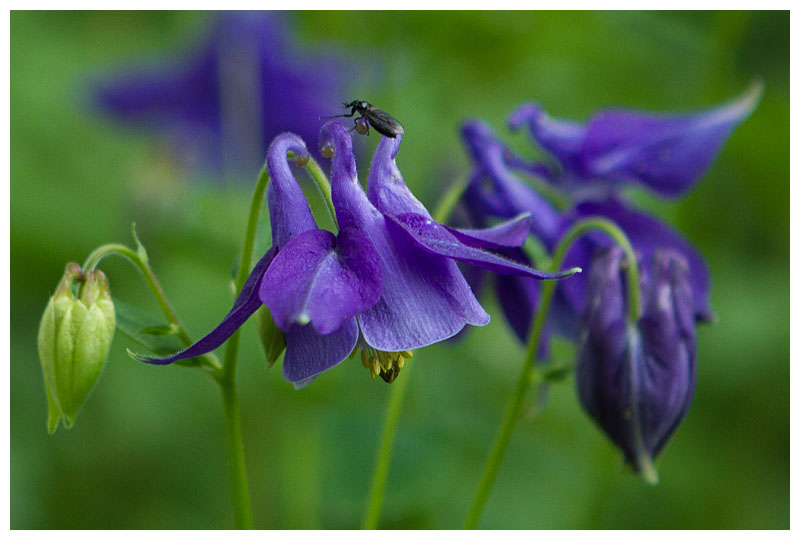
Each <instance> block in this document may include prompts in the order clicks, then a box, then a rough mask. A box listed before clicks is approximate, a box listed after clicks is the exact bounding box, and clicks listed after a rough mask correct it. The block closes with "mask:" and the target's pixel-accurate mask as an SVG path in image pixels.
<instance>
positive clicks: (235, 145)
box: [94, 11, 347, 177]
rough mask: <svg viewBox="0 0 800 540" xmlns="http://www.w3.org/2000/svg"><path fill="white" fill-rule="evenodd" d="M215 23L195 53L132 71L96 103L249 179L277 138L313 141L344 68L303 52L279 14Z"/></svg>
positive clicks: (238, 14) (220, 17)
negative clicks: (289, 134) (289, 132)
mask: <svg viewBox="0 0 800 540" xmlns="http://www.w3.org/2000/svg"><path fill="white" fill-rule="evenodd" d="M214 17H215V18H214V20H213V22H212V24H211V27H210V30H209V32H208V36H207V37H206V38H205V39H204V40H203V42H202V43H200V44H199V45H198V46H197V47H196V48H195V50H194V51H192V52H190V53H189V54H186V55H183V56H180V57H174V58H164V59H161V60H153V61H150V62H148V63H142V64H141V65H140V66H138V67H136V66H129V67H125V71H123V72H121V74H120V75H118V76H117V77H116V78H110V79H109V80H108V81H107V82H104V83H101V84H98V85H97V86H96V89H95V92H94V101H95V103H96V105H97V107H98V108H99V109H100V110H101V111H103V112H105V113H106V114H108V115H109V116H111V117H112V118H114V119H117V120H119V121H121V122H125V123H128V124H133V125H138V126H141V127H143V128H145V129H148V130H150V131H152V132H155V133H157V134H159V135H161V136H162V137H165V138H166V139H168V141H169V143H170V146H171V148H172V149H173V150H174V151H176V152H177V153H178V154H180V156H181V157H182V159H184V160H185V161H187V162H189V163H191V164H196V165H199V166H202V167H205V168H209V169H211V170H213V171H217V172H220V171H221V170H222V167H223V166H225V167H229V168H233V172H240V173H249V171H252V170H255V169H256V168H257V167H258V162H259V161H260V160H261V159H262V158H263V154H262V152H263V148H264V146H265V145H266V144H267V142H268V141H270V140H271V139H272V138H273V137H275V136H276V135H278V134H279V133H281V132H283V131H287V130H292V131H294V132H296V133H298V134H299V135H300V136H301V137H303V138H304V139H305V140H314V139H315V138H316V136H317V129H318V125H319V123H318V117H319V116H320V115H323V114H329V111H330V110H332V109H333V108H334V107H336V106H337V105H338V103H339V101H340V99H339V98H340V95H341V93H342V87H343V82H344V80H345V78H346V76H347V75H346V65H344V63H343V62H341V60H339V59H336V58H333V57H332V55H319V54H317V55H313V56H312V55H309V54H304V53H302V52H301V51H298V50H297V47H295V46H294V43H292V41H293V40H292V39H291V31H290V29H289V26H288V23H287V21H286V20H285V15H283V14H281V13H280V12H274V11H273V12H248V11H227V12H221V13H218V14H216V15H215V16H214ZM248 177H249V176H248Z"/></svg>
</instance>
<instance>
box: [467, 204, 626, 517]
mask: <svg viewBox="0 0 800 540" xmlns="http://www.w3.org/2000/svg"><path fill="white" fill-rule="evenodd" d="M590 230H599V231H601V232H604V233H606V234H608V235H609V236H610V237H611V238H612V239H613V240H614V241H615V242H616V243H618V244H619V245H620V247H622V249H623V251H624V252H625V257H626V259H627V262H628V266H627V273H628V280H627V281H628V314H629V317H630V321H631V322H632V323H635V321H636V320H637V319H638V318H639V314H640V312H641V303H640V299H639V269H638V265H637V262H636V256H635V255H634V252H633V247H632V246H631V244H630V242H629V241H628V238H627V237H626V235H625V233H624V232H623V231H622V230H621V229H620V228H619V227H618V226H617V225H616V224H614V223H613V222H612V221H610V220H608V219H605V218H587V219H582V220H580V221H577V222H575V224H574V225H573V226H572V227H570V229H569V230H568V231H567V232H566V234H564V236H563V237H562V240H561V242H560V243H559V244H558V247H557V248H556V251H555V255H554V256H553V262H552V268H553V269H558V268H560V267H561V266H562V265H563V264H564V259H565V258H566V256H567V253H568V252H569V249H570V247H572V244H573V243H574V242H575V241H576V240H577V239H578V238H580V236H581V235H583V234H584V233H586V232H588V231H590ZM541 287H542V289H541V290H542V296H541V304H540V306H539V311H538V312H537V313H536V318H535V319H534V322H533V329H532V330H531V337H530V341H529V342H528V352H527V355H526V357H525V362H524V364H523V366H522V370H521V372H520V376H519V378H518V379H517V383H516V386H515V387H514V393H513V395H512V396H511V401H510V402H509V404H508V408H507V409H506V414H505V416H504V418H503V423H502V425H501V427H500V431H499V433H498V434H497V438H496V439H495V442H494V446H492V450H491V453H490V454H489V458H488V459H487V461H486V467H485V469H484V471H483V475H482V477H481V480H480V484H479V485H478V490H477V492H476V494H475V499H474V500H473V503H472V506H471V507H470V510H469V513H468V514H467V518H466V520H465V521H464V529H474V528H476V527H477V526H478V521H479V520H480V517H481V514H482V513H483V509H484V507H485V506H486V501H487V500H488V499H489V494H490V493H491V490H492V487H493V486H494V483H495V480H496V479H497V473H498V472H499V470H500V465H501V464H502V462H503V458H504V456H505V452H506V449H507V448H508V444H509V442H510V441H511V435H512V433H513V431H514V427H515V426H516V424H517V420H518V419H519V416H520V413H521V412H522V409H523V405H524V402H525V396H526V395H527V393H528V391H529V390H530V389H531V387H532V386H534V387H536V388H538V387H539V386H540V385H541V383H542V382H543V381H544V377H541V376H539V375H538V374H537V369H536V353H537V351H538V350H539V343H540V340H541V336H542V330H543V329H544V324H545V322H546V321H547V315H548V313H549V311H550V304H551V302H552V300H553V294H554V293H555V289H556V283H555V282H554V281H543V282H542V285H541Z"/></svg>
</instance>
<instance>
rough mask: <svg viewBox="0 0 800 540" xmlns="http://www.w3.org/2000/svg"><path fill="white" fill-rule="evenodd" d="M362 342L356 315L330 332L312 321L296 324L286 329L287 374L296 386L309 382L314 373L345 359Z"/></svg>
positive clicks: (285, 357) (285, 371)
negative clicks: (316, 327) (323, 332)
mask: <svg viewBox="0 0 800 540" xmlns="http://www.w3.org/2000/svg"><path fill="white" fill-rule="evenodd" d="M357 342H358V325H357V324H356V320H355V319H354V318H352V317H351V318H350V319H348V320H346V321H345V322H344V324H342V326H341V328H339V329H338V330H336V331H335V332H332V333H330V334H327V335H324V336H323V335H320V334H318V333H317V332H315V331H314V328H313V327H312V325H310V324H309V325H306V326H299V325H294V326H292V327H291V328H290V329H289V331H288V332H286V353H285V354H284V356H283V377H284V378H285V379H286V380H287V381H289V382H292V383H295V388H301V387H303V386H306V385H307V384H308V383H309V382H310V380H309V379H311V380H313V378H314V377H316V376H317V375H319V374H320V373H322V372H323V371H326V370H328V369H330V368H332V367H334V366H336V365H337V364H339V363H341V362H342V361H343V360H344V359H345V358H347V356H348V355H349V354H350V352H352V350H353V349H354V348H355V346H356V343H357Z"/></svg>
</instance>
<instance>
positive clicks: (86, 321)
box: [38, 263, 115, 433]
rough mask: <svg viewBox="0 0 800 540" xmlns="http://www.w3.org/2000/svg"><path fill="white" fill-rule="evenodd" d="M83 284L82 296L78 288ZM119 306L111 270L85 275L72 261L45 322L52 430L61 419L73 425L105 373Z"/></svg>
mask: <svg viewBox="0 0 800 540" xmlns="http://www.w3.org/2000/svg"><path fill="white" fill-rule="evenodd" d="M76 280H77V281H79V282H82V286H81V289H80V297H79V298H77V297H76V296H75V294H74V291H73V285H74V283H75V281H76ZM114 326H115V318H114V304H113V303H112V301H111V293H110V291H109V288H108V280H107V279H106V276H105V274H103V273H102V272H101V271H99V270H95V271H92V272H89V273H88V274H87V275H83V273H82V272H81V269H80V267H79V266H78V265H77V264H76V263H69V264H68V265H67V268H66V271H65V272H64V277H63V278H62V279H61V282H60V283H59V284H58V288H57V289H56V292H55V294H53V296H52V297H51V298H50V301H49V302H48V304H47V307H46V308H45V311H44V315H43V316H42V322H41V324H40V325H39V340H38V341H39V359H40V361H41V363H42V371H43V373H44V386H45V390H46V392H47V404H48V420H47V429H48V432H49V433H53V432H54V431H55V430H56V427H58V421H59V420H63V423H64V426H65V427H67V428H70V427H72V424H73V423H74V422H75V416H76V415H77V414H78V410H80V408H81V405H83V402H84V401H86V398H87V396H88V395H89V392H90V391H91V390H92V388H93V387H94V385H95V383H96V382H97V378H98V377H99V376H100V373H101V372H102V371H103V366H105V363H106V359H107V358H108V351H109V349H110V347H111V340H112V338H113V337H114Z"/></svg>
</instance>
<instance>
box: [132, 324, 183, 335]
mask: <svg viewBox="0 0 800 540" xmlns="http://www.w3.org/2000/svg"><path fill="white" fill-rule="evenodd" d="M139 332H140V333H142V334H147V335H149V336H159V337H166V336H174V335H175V334H177V333H178V327H177V326H175V325H174V324H159V325H157V326H149V327H147V328H142V329H141V330H139Z"/></svg>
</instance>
